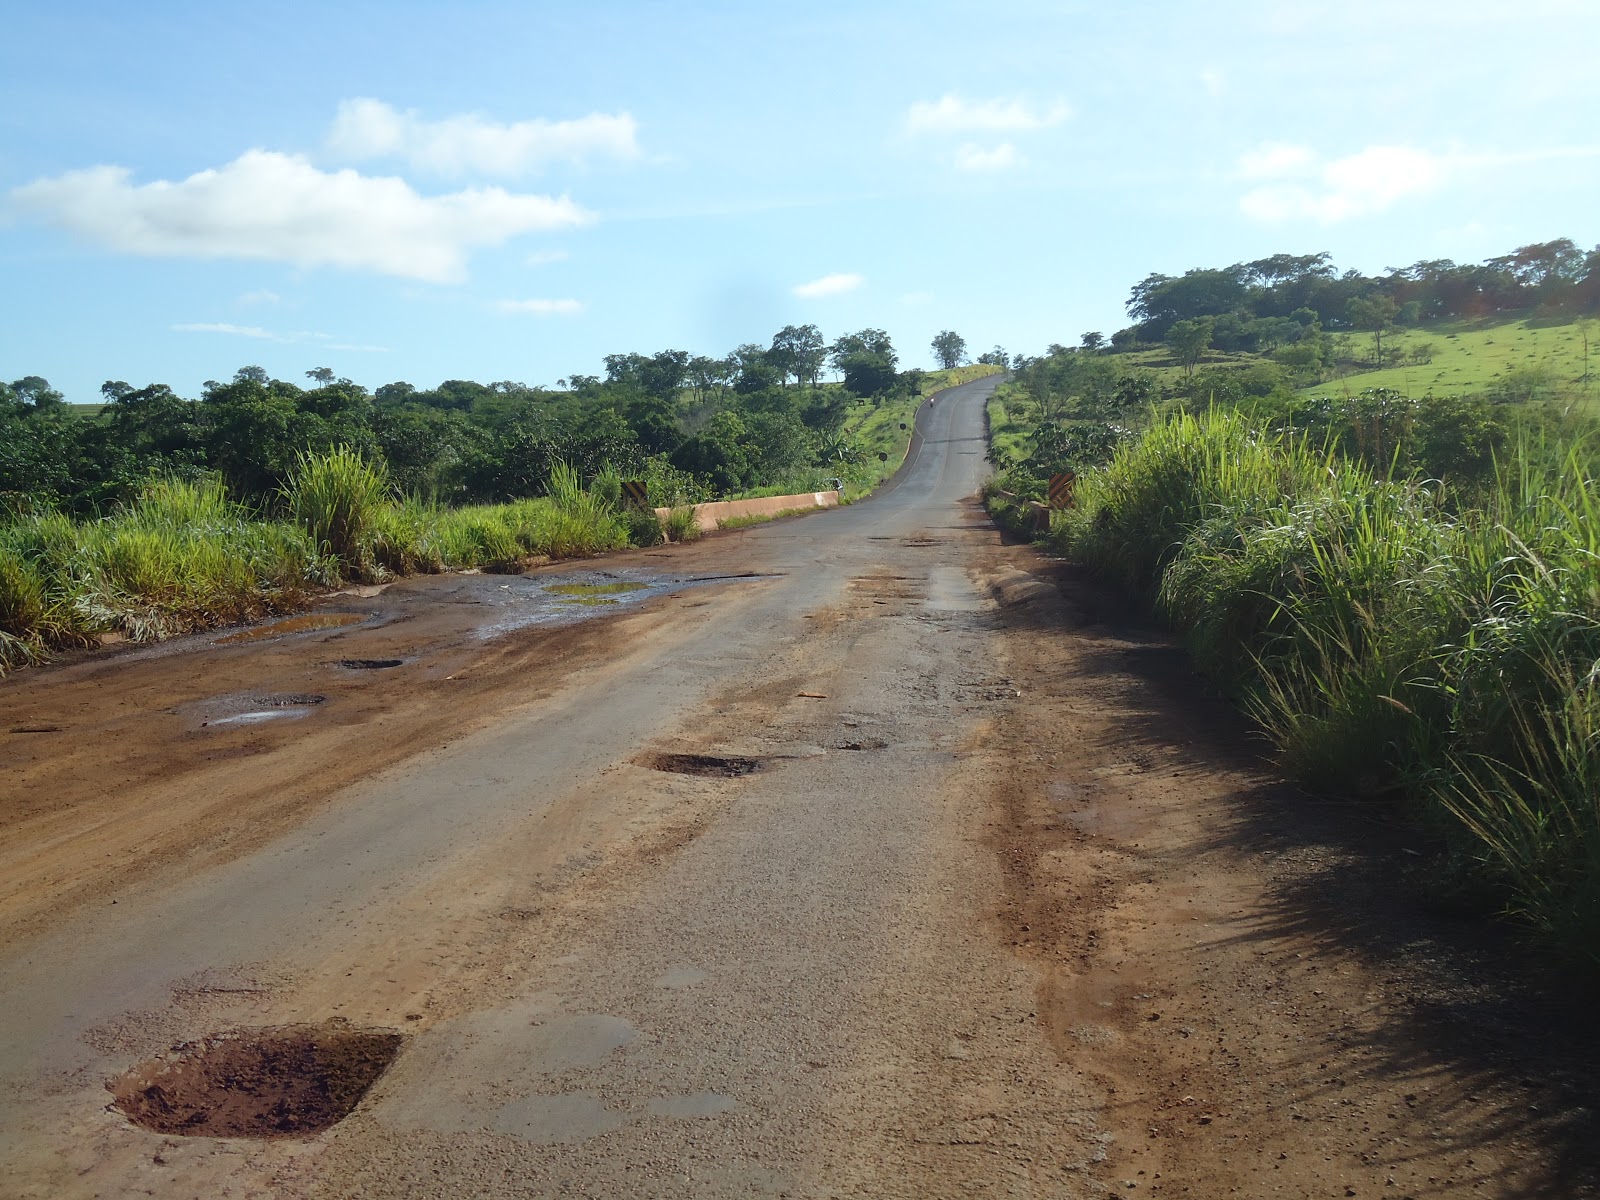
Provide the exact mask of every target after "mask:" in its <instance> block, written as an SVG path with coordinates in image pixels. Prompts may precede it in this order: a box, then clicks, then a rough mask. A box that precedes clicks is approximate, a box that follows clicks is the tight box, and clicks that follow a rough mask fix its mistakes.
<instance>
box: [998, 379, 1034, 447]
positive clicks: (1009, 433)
mask: <svg viewBox="0 0 1600 1200" xmlns="http://www.w3.org/2000/svg"><path fill="white" fill-rule="evenodd" d="M1006 391H1007V388H1004V387H1001V388H996V389H995V391H994V394H993V395H992V396H990V397H989V446H990V448H991V449H993V450H994V451H995V457H996V458H998V459H1004V458H1012V459H1020V458H1024V457H1026V453H1025V450H1024V447H1023V442H1024V441H1025V440H1026V439H1027V436H1028V434H1030V433H1031V432H1033V427H1032V426H1031V425H1029V424H1028V423H1027V422H1025V421H1019V420H1017V419H1016V418H1015V417H1013V416H1012V415H1011V413H1010V411H1009V410H1008V409H1007V408H1006V400H1005V393H1006Z"/></svg>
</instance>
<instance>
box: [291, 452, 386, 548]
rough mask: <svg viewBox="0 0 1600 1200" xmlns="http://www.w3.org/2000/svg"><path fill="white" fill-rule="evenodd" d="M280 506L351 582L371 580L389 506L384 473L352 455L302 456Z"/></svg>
mask: <svg viewBox="0 0 1600 1200" xmlns="http://www.w3.org/2000/svg"><path fill="white" fill-rule="evenodd" d="M283 499H284V505H285V507H286V508H287V509H288V511H289V515H290V516H291V517H292V518H293V519H294V520H295V521H297V522H298V523H299V524H300V525H301V526H302V527H303V528H304V529H305V530H306V532H307V533H309V534H310V535H311V538H312V541H313V542H314V543H315V544H316V546H317V547H318V548H319V549H320V550H321V551H322V552H323V553H325V554H329V555H332V556H333V557H334V558H336V559H337V560H338V561H339V563H340V565H341V566H342V567H343V568H344V570H345V571H346V572H347V573H349V574H350V575H352V576H353V577H355V578H357V579H368V578H371V577H373V576H374V575H375V574H376V562H375V560H374V557H373V549H374V547H373V541H374V537H375V534H376V532H377V529H378V527H379V525H380V524H381V523H382V522H381V517H380V514H381V513H382V512H383V510H384V509H385V508H386V507H387V506H388V505H389V502H390V494H389V483H388V472H387V471H386V470H385V468H384V467H383V465H382V464H381V463H371V462H368V461H367V459H366V458H365V457H364V456H363V455H362V454H361V453H360V452H359V451H357V450H352V449H351V448H350V447H349V446H338V447H335V448H334V449H332V450H329V451H328V452H326V453H324V454H316V453H313V452H311V451H309V450H302V451H301V452H300V454H299V455H298V457H297V458H296V460H295V467H294V471H293V472H292V473H291V474H290V476H289V482H288V483H287V485H285V487H284V490H283Z"/></svg>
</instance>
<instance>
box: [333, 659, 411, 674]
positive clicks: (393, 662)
mask: <svg viewBox="0 0 1600 1200" xmlns="http://www.w3.org/2000/svg"><path fill="white" fill-rule="evenodd" d="M404 662H405V659H403V658H341V659H340V660H339V661H338V662H337V663H335V664H334V665H335V666H339V667H343V668H344V669H345V670H346V671H387V670H388V669H389V668H390V667H398V666H400V665H401V664H402V663H404Z"/></svg>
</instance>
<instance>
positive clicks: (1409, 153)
mask: <svg viewBox="0 0 1600 1200" xmlns="http://www.w3.org/2000/svg"><path fill="white" fill-rule="evenodd" d="M1455 165H1456V164H1455V163H1454V162H1453V161H1452V160H1451V159H1449V158H1446V157H1443V156H1440V155H1436V154H1432V153H1430V152H1428V151H1426V150H1416V149H1413V148H1411V147H1409V146H1368V147H1367V148H1366V149H1365V150H1362V151H1359V152H1358V153H1356V154H1351V155H1348V156H1346V157H1344V158H1336V159H1332V160H1323V159H1320V158H1318V157H1317V156H1316V155H1315V154H1313V153H1312V152H1311V151H1310V150H1308V149H1306V148H1305V147H1303V146H1283V145H1280V146H1264V147H1262V148H1261V149H1259V150H1256V151H1252V152H1251V153H1249V154H1246V155H1244V156H1243V157H1242V158H1241V159H1240V162H1239V167H1240V174H1241V176H1242V177H1243V178H1245V179H1248V180H1263V181H1267V182H1265V183H1263V185H1262V186H1259V187H1255V188H1252V189H1251V190H1249V191H1247V192H1246V193H1245V194H1244V195H1243V196H1242V197H1240V200H1239V207H1240V209H1241V210H1243V212H1244V213H1245V215H1246V216H1249V217H1253V218H1255V219H1256V220H1259V221H1269V222H1282V221H1292V220H1296V219H1310V220H1314V221H1319V222H1321V223H1323V224H1331V223H1333V222H1335V221H1344V220H1349V219H1350V218H1353V217H1363V216H1368V215H1370V214H1372V213H1377V212H1382V211H1384V210H1385V209H1387V208H1390V207H1392V206H1393V205H1394V204H1396V203H1397V202H1398V201H1400V200H1403V199H1405V198H1407V197H1409V196H1418V195H1423V194H1426V193H1428V192H1432V191H1435V190H1436V189H1438V188H1439V187H1440V186H1441V185H1442V184H1443V183H1444V182H1445V180H1446V178H1447V177H1448V175H1449V174H1450V172H1451V170H1452V168H1453V166H1455Z"/></svg>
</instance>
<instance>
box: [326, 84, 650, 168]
mask: <svg viewBox="0 0 1600 1200" xmlns="http://www.w3.org/2000/svg"><path fill="white" fill-rule="evenodd" d="M327 150H328V152H329V153H330V154H333V155H335V156H337V157H340V158H344V159H349V160H355V161H358V162H359V161H363V160H365V159H370V158H400V159H404V160H405V161H406V162H408V163H410V164H411V165H412V166H413V167H417V168H419V169H422V170H426V171H433V172H437V173H439V174H441V175H463V174H468V173H470V172H482V173H484V174H489V175H500V176H515V175H522V174H525V173H527V172H529V171H536V170H539V169H540V168H542V167H545V166H547V165H549V164H550V163H553V162H573V163H583V162H587V161H588V160H589V159H591V158H614V159H621V160H624V161H625V160H628V159H634V158H638V157H639V153H640V152H639V142H638V124H637V123H636V122H635V121H634V119H633V118H632V117H631V116H629V115H628V114H627V113H615V114H606V113H590V114H589V115H588V116H586V117H579V118H577V119H576V120H572V121H545V120H532V121H517V122H514V123H512V124H501V123H498V122H495V121H489V120H486V119H485V118H483V117H481V116H478V115H477V114H476V113H465V114H461V115H459V116H453V117H445V118H443V119H442V120H438V121H428V120H424V119H423V118H422V117H420V116H418V115H417V113H416V111H415V110H414V109H408V110H407V111H405V112H400V111H398V110H397V109H395V108H393V107H391V106H390V105H388V104H385V103H384V102H383V101H381V100H372V99H368V98H362V99H358V100H345V101H343V102H342V103H341V104H340V105H339V113H338V115H337V116H336V117H335V118H334V122H333V128H332V129H331V130H329V132H328V139H327Z"/></svg>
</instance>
